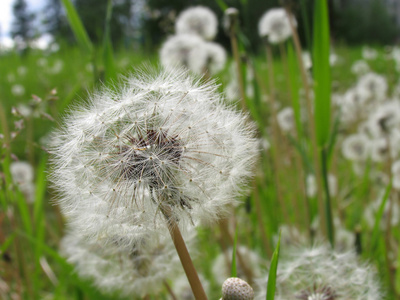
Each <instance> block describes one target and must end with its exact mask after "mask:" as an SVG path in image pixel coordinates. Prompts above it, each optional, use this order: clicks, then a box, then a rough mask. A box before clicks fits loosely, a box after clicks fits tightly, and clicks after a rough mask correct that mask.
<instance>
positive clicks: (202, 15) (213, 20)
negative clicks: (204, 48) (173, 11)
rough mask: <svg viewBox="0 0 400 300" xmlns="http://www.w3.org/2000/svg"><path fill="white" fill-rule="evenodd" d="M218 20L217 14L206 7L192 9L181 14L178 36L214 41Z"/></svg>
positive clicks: (176, 26)
mask: <svg viewBox="0 0 400 300" xmlns="http://www.w3.org/2000/svg"><path fill="white" fill-rule="evenodd" d="M217 27H218V20H217V16H216V15H215V13H214V12H213V11H212V10H211V9H209V8H208V7H205V6H196V7H191V8H188V9H186V10H184V11H183V12H181V13H180V14H179V16H178V18H177V19H176V23H175V31H176V33H177V34H189V35H198V36H199V37H201V38H203V39H205V40H212V39H214V37H215V36H216V34H217Z"/></svg>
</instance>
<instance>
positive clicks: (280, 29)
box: [258, 8, 297, 44]
mask: <svg viewBox="0 0 400 300" xmlns="http://www.w3.org/2000/svg"><path fill="white" fill-rule="evenodd" d="M291 17H292V20H293V24H294V25H295V26H297V22H296V19H295V18H294V16H291ZM258 33H259V35H260V37H263V38H265V37H268V41H269V42H270V43H272V44H279V43H281V42H283V41H285V40H287V39H288V38H289V37H290V36H291V35H292V30H291V28H290V21H289V18H288V16H287V14H286V11H285V9H283V8H273V9H270V10H268V11H267V12H266V13H264V14H263V15H262V17H261V19H260V21H259V23H258Z"/></svg>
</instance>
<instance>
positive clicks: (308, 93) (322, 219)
mask: <svg viewBox="0 0 400 300" xmlns="http://www.w3.org/2000/svg"><path fill="white" fill-rule="evenodd" d="M285 10H286V14H287V16H288V19H289V23H290V28H291V30H292V36H293V42H294V46H295V50H296V56H297V60H298V62H299V68H300V74H301V79H302V81H303V87H304V91H305V96H306V102H307V105H306V107H307V115H308V120H309V131H310V135H311V144H312V152H313V161H314V168H315V177H316V180H317V198H318V213H319V217H320V227H321V230H322V234H323V235H324V236H325V237H327V236H328V231H327V230H328V229H327V222H326V215H325V211H324V206H325V205H324V200H323V194H322V189H323V184H322V180H321V176H320V175H321V174H322V173H321V166H320V163H319V160H318V156H319V151H318V144H317V135H316V128H315V119H314V117H313V113H312V102H311V90H310V86H309V82H308V79H307V74H306V69H305V67H304V63H303V59H302V56H301V55H302V49H301V44H300V39H299V35H298V33H297V30H296V28H295V26H294V24H293V20H292V18H291V17H290V16H291V15H292V14H291V12H290V8H289V7H288V6H285Z"/></svg>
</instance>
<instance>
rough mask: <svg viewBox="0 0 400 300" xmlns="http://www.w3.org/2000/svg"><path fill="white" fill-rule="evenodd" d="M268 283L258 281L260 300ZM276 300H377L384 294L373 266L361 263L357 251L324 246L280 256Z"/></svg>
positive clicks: (286, 252) (287, 252)
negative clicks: (338, 249) (338, 250)
mask: <svg viewBox="0 0 400 300" xmlns="http://www.w3.org/2000/svg"><path fill="white" fill-rule="evenodd" d="M267 276H268V275H267V274H266V275H265V277H267ZM266 282H267V278H266V279H264V280H260V281H259V282H258V283H259V289H260V292H259V293H257V296H256V299H257V300H261V299H265V297H266V287H267V283H266ZM322 296H323V297H322ZM313 297H314V298H313ZM318 297H319V298H318ZM321 297H322V298H321ZM275 299H276V300H287V299H303V300H309V299H329V300H342V299H343V300H344V299H352V300H378V299H382V293H381V288H380V283H379V280H378V278H377V272H376V270H375V269H374V267H373V266H371V265H369V264H367V263H361V262H360V261H359V259H358V257H357V255H356V254H355V253H354V252H343V253H339V252H336V251H334V250H332V249H331V247H330V246H329V245H321V246H315V247H313V248H299V247H295V248H291V249H287V250H286V251H283V252H282V253H281V256H280V258H279V264H278V270H277V278H276V293H275Z"/></svg>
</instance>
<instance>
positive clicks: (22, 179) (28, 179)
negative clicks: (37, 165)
mask: <svg viewBox="0 0 400 300" xmlns="http://www.w3.org/2000/svg"><path fill="white" fill-rule="evenodd" d="M10 172H11V176H12V178H13V181H14V182H15V183H17V184H21V185H22V184H27V183H32V181H33V168H32V166H31V165H30V164H29V163H27V162H25V161H18V162H13V163H11V165H10Z"/></svg>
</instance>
